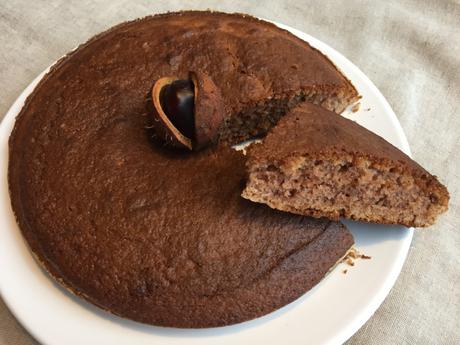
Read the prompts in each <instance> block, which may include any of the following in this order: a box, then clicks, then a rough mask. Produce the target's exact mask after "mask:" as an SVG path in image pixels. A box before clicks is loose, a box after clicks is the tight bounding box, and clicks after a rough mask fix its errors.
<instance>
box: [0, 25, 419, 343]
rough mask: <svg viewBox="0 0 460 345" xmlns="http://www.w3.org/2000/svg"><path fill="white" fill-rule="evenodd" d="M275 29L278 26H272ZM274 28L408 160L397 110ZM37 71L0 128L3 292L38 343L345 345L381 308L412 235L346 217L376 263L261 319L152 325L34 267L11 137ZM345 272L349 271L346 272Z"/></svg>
mask: <svg viewBox="0 0 460 345" xmlns="http://www.w3.org/2000/svg"><path fill="white" fill-rule="evenodd" d="M275 24H276V23H275ZM277 25H278V26H280V27H282V28H284V29H287V30H289V31H291V32H292V33H293V34H294V35H297V36H299V37H300V38H302V39H303V40H305V41H307V42H309V43H310V44H311V45H312V46H314V47H316V48H317V49H319V50H320V51H322V52H323V53H324V54H326V55H327V56H329V58H330V59H331V60H332V61H333V62H334V63H335V64H336V65H337V66H338V67H339V68H340V69H341V70H342V71H343V73H344V74H345V75H346V76H347V77H348V78H349V79H350V80H351V81H352V82H353V84H354V85H355V86H356V88H357V89H358V91H359V93H360V94H361V95H362V97H363V98H362V100H361V107H360V110H359V111H358V112H356V113H352V112H350V111H347V112H345V114H344V115H345V116H347V117H349V118H351V119H353V120H356V121H357V122H358V123H360V124H361V125H363V126H364V127H366V128H368V129H370V130H371V131H373V132H375V133H377V134H379V135H380V136H382V137H384V138H385V139H386V140H388V141H389V142H391V143H392V144H394V145H395V146H397V147H399V148H400V149H401V150H403V151H404V152H406V153H407V154H410V152H409V145H408V143H407V140H406V137H405V135H404V132H403V131H402V129H401V126H400V124H399V122H398V120H397V118H396V116H395V114H394V112H393V111H392V109H391V107H390V106H389V104H388V103H387V101H386V100H385V98H384V97H383V96H382V94H381V93H380V92H379V91H378V90H377V88H376V87H375V86H374V84H372V82H371V81H370V80H369V79H368V78H367V77H366V76H365V75H364V74H363V73H362V72H361V71H360V70H359V69H358V68H357V67H356V66H355V65H353V64H352V63H351V62H350V61H349V60H347V59H346V58H345V57H344V56H342V55H341V54H340V53H338V52H337V51H335V50H334V49H332V48H331V47H329V46H328V45H326V44H325V43H323V42H321V41H319V40H317V39H315V38H313V37H311V36H309V35H307V34H305V33H303V32H300V31H298V30H295V29H292V28H290V27H288V26H285V25H281V24H277ZM45 73H46V71H45V72H43V73H42V74H41V75H39V76H38V77H37V78H36V79H35V80H34V81H33V82H32V83H31V84H30V85H29V86H28V87H27V88H26V89H25V90H24V92H23V93H22V94H21V96H20V97H19V98H18V99H17V100H16V102H15V103H14V104H13V106H12V107H11V109H10V110H9V111H8V113H7V114H6V116H5V118H4V120H3V122H2V124H1V127H0V159H1V162H2V164H3V168H2V169H0V183H1V184H0V234H1V239H0V262H1V263H2V267H4V269H2V270H0V293H1V296H2V297H3V299H4V301H5V303H6V304H7V305H8V307H9V308H10V310H11V311H12V312H13V314H14V315H15V316H16V317H17V319H18V320H19V321H20V322H21V323H22V325H23V326H24V327H25V328H26V329H27V330H28V331H29V332H30V333H31V334H32V335H33V336H34V337H35V338H36V339H37V340H39V341H40V342H41V343H43V344H47V345H61V344H67V345H72V344H100V345H102V344H110V345H116V344H149V345H150V344H156V345H160V344H180V345H183V344H200V345H205V344H213V345H216V344H238V343H243V344H249V343H250V344H266V345H268V344H279V343H288V344H307V343H308V344H340V343H342V342H344V341H345V340H347V339H348V338H349V337H350V336H351V335H352V334H353V333H355V332H356V331H357V330H358V329H359V328H360V327H361V326H362V325H363V324H364V323H365V322H366V321H367V320H368V319H369V318H370V317H371V315H372V314H373V313H374V312H375V310H376V309H377V308H378V306H379V305H380V304H381V303H382V301H383V300H384V298H385V297H386V296H387V294H388V292H389V291H390V289H391V287H392V286H393V284H394V282H395V280H396V278H397V276H398V274H399V272H400V271H401V267H402V265H403V263H404V260H405V258H406V255H407V252H408V249H409V245H410V242H411V239H412V233H413V231H412V229H407V228H404V227H399V226H382V225H373V224H365V223H358V222H351V221H347V222H346V224H347V226H348V227H349V228H350V230H351V231H352V233H353V235H354V236H355V240H356V247H357V249H358V250H359V251H360V252H362V253H364V254H366V255H369V256H371V257H372V259H371V260H356V261H355V266H353V267H350V266H347V265H345V264H340V265H338V266H337V267H336V268H335V269H334V270H333V271H332V272H331V273H330V274H329V275H328V276H327V277H326V278H325V279H323V281H321V282H320V283H319V284H318V285H317V286H316V287H315V288H313V289H312V290H310V291H309V292H308V293H306V294H305V295H303V296H302V297H301V298H299V299H298V300H296V301H294V302H293V303H291V304H289V305H287V306H285V307H283V308H281V309H279V310H277V311H276V312H273V313H271V314H269V315H266V316H264V317H261V318H258V319H256V320H253V321H248V322H244V323H241V324H238V325H233V326H227V327H219V328H210V329H196V330H195V329H191V330H190V329H188V330H186V329H173V328H163V327H154V326H149V325H144V324H140V323H136V322H133V321H129V320H126V319H122V318H119V317H116V316H113V315H110V314H108V313H106V312H103V311H101V310H100V309H98V308H97V307H94V306H93V305H91V304H89V303H87V302H85V301H83V300H81V299H79V298H77V297H74V296H73V295H71V294H70V293H68V292H67V291H66V290H65V289H63V288H61V287H60V286H59V285H58V284H57V283H55V282H54V281H53V279H51V278H50V277H49V276H48V275H47V274H46V273H45V272H44V271H42V270H41V269H40V267H39V265H38V264H37V263H36V262H35V261H34V259H33V258H32V256H31V254H30V252H29V251H28V249H27V246H26V244H25V242H24V240H23V238H22V236H21V233H20V231H19V228H18V226H17V225H16V221H15V218H14V215H13V212H12V209H11V205H10V198H9V194H8V183H7V168H8V137H9V135H10V132H11V130H12V128H13V125H14V120H15V117H16V115H17V114H18V113H19V111H20V110H21V107H22V105H23V104H24V100H25V99H26V97H27V96H28V95H29V94H30V93H31V92H32V91H33V89H34V87H35V85H36V84H37V83H38V81H39V80H40V79H41V78H42V77H43V75H44V74H45ZM345 269H347V273H346V274H344V273H343V271H344V270H345Z"/></svg>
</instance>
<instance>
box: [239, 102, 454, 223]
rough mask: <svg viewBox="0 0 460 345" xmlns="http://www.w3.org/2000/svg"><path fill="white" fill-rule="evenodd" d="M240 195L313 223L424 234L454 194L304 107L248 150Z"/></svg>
mask: <svg viewBox="0 0 460 345" xmlns="http://www.w3.org/2000/svg"><path fill="white" fill-rule="evenodd" d="M247 168H248V171H249V178H248V182H247V185H246V188H245V190H244V191H243V194H242V196H243V197H244V198H246V199H249V200H252V201H255V202H261V203H265V204H267V205H269V206H270V207H272V208H275V209H279V210H283V211H288V212H292V213H298V214H303V215H309V216H313V217H327V218H330V219H338V218H339V217H344V218H349V219H355V220H363V221H368V222H376V223H383V224H401V225H405V226H415V227H425V226H429V225H431V224H433V223H434V222H435V220H436V218H437V217H438V216H439V215H440V214H441V213H443V212H445V211H446V210H447V208H448V201H449V193H448V191H447V189H446V187H444V186H443V185H442V184H441V183H440V182H439V181H438V180H437V179H436V177H435V176H433V175H431V174H430V173H428V172H427V171H426V170H425V169H423V168H422V167H421V166H420V165H418V164H417V163H416V162H414V161H413V160H412V159H411V158H409V157H408V156H407V155H406V154H404V153H403V152H401V151H400V150H398V149H397V148H396V147H394V146H393V145H391V144H390V143H388V142H387V141H385V140H384V139H383V138H381V137H379V136H378V135H376V134H374V133H372V132H370V131H368V130H367V129H366V128H364V127H361V126H360V125H358V124H356V123H355V122H353V121H351V120H348V119H346V118H344V117H342V116H337V115H336V114H335V113H333V112H330V111H327V110H325V109H323V108H321V107H319V106H316V105H313V104H309V103H304V104H302V105H300V106H298V107H296V108H294V109H293V110H292V111H291V112H290V113H289V114H288V115H286V116H285V117H284V118H282V119H281V120H280V122H279V124H278V125H277V126H276V127H274V128H273V129H272V130H271V131H270V132H269V134H268V135H267V136H266V138H265V139H264V140H263V142H262V143H261V144H260V143H259V144H254V145H252V146H251V147H250V148H249V149H248V162H247Z"/></svg>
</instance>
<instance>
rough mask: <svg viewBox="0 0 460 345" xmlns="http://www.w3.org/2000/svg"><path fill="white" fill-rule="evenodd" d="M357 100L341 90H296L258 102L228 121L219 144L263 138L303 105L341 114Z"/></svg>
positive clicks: (350, 93) (356, 96) (355, 95)
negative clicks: (288, 114)
mask: <svg viewBox="0 0 460 345" xmlns="http://www.w3.org/2000/svg"><path fill="white" fill-rule="evenodd" d="M358 99H359V96H358V95H357V94H356V93H353V92H350V91H349V90H347V89H343V88H339V89H335V90H334V89H333V88H324V89H321V88H311V89H309V90H297V91H296V92H294V93H292V94H290V95H289V94H287V95H284V96H283V97H278V98H267V99H264V100H260V101H259V102H258V103H256V104H254V105H252V106H249V107H245V108H244V109H243V110H242V111H241V112H239V113H235V114H232V116H229V117H228V118H227V120H226V121H225V123H224V124H223V126H222V129H221V132H220V141H221V142H223V143H226V144H229V145H235V144H238V143H240V142H242V141H245V140H249V139H254V138H257V137H263V136H265V135H266V134H267V133H268V131H269V130H270V129H271V128H273V127H274V126H275V125H276V124H277V123H278V121H279V120H280V119H281V118H282V117H283V116H284V115H286V113H288V112H289V111H290V110H291V109H293V108H295V107H296V106H297V105H299V104H301V103H304V102H308V103H313V104H316V105H320V106H321V107H323V108H324V109H327V110H330V111H333V112H335V113H337V114H340V113H341V112H343V111H344V110H345V109H346V108H347V107H348V106H349V105H351V104H353V103H354V102H356V101H357V100H358Z"/></svg>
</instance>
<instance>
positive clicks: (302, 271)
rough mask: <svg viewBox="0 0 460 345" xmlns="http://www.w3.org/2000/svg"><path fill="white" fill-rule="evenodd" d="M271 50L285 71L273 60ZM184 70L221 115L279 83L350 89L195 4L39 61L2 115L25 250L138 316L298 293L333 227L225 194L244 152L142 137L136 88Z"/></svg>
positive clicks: (234, 309)
mask: <svg viewBox="0 0 460 345" xmlns="http://www.w3.org/2000/svg"><path fill="white" fill-rule="evenodd" d="M243 37H244V39H243ZM248 37H249V38H248ZM254 44H256V45H260V47H259V48H258V49H254V48H253V47H252V46H251V45H254ZM275 47H278V49H274V48H275ZM280 51H284V52H289V53H288V54H286V56H284V55H283V56H284V57H285V59H286V63H287V64H288V65H289V64H294V63H295V64H297V69H296V70H295V72H292V73H291V72H290V73H285V71H284V70H283V71H282V70H281V68H280V67H279V63H278V61H277V60H279V58H280V55H279V54H280ZM275 61H276V62H275ZM189 70H194V71H202V72H204V73H206V74H208V75H210V76H211V77H212V79H213V81H214V83H215V84H216V85H217V86H218V87H219V88H220V90H221V92H222V97H223V98H224V103H225V109H226V111H227V112H228V114H229V115H228V116H233V115H232V114H235V113H238V112H239V111H241V109H243V108H245V107H248V106H249V105H250V104H251V102H256V101H258V100H260V99H265V98H269V97H277V96H279V95H281V94H283V93H287V92H291V91H292V90H293V89H300V88H306V89H308V88H309V87H310V88H313V87H316V88H318V89H320V88H324V89H327V88H329V89H330V90H332V91H331V92H335V91H337V90H339V89H340V90H349V91H350V94H352V96H353V95H355V93H354V92H355V91H354V89H350V88H352V86H350V85H351V84H350V83H349V82H348V81H347V80H346V78H344V77H343V76H342V75H341V74H340V73H339V72H338V71H337V70H336V69H335V67H334V66H333V65H332V64H331V63H330V62H329V60H327V59H326V58H325V57H324V56H322V55H321V54H320V53H319V52H317V51H316V50H314V49H313V48H311V47H310V46H308V44H306V43H305V42H303V41H301V40H299V39H297V38H295V37H294V36H292V35H290V34H289V33H287V32H286V31H284V30H281V29H278V28H276V27H275V26H274V25H272V24H269V23H266V22H263V21H259V20H257V19H254V18H252V17H248V16H243V15H237V14H222V13H209V12H182V13H173V14H165V15H158V16H153V17H147V18H144V19H141V20H137V21H134V22H130V23H125V24H121V25H119V26H116V27H115V28H113V29H110V30H108V31H107V32H105V33H102V34H100V35H98V36H96V37H95V38H93V39H91V40H90V41H88V42H87V43H85V44H84V45H82V46H80V47H79V48H78V49H77V50H75V51H74V52H72V53H70V54H69V55H68V56H66V57H65V58H63V59H62V60H60V61H59V62H58V63H57V64H56V65H54V66H53V67H52V68H51V70H50V72H49V73H48V74H47V75H46V76H45V77H44V78H43V79H42V81H41V82H40V83H39V85H38V86H37V87H36V89H35V90H34V92H33V93H32V94H31V95H30V96H29V97H28V99H27V101H26V103H25V105H24V107H23V109H22V111H21V112H20V114H19V116H18V118H17V120H16V124H15V127H14V130H13V132H12V134H11V137H10V142H9V144H10V151H9V168H8V169H9V170H8V181H9V188H10V196H11V202H12V207H13V210H14V213H15V216H16V218H17V221H18V224H19V227H20V229H21V231H22V233H23V235H24V237H25V239H26V241H27V243H28V245H29V246H30V248H31V250H32V252H33V253H34V255H36V256H37V258H38V261H39V262H41V263H42V264H43V265H44V266H45V268H46V269H47V270H48V271H49V272H50V273H51V274H52V275H53V276H54V277H55V278H56V279H57V280H58V281H59V282H61V284H63V285H64V286H66V287H67V288H68V289H70V290H71V291H72V292H74V293H75V294H77V295H80V296H82V297H83V298H85V299H87V300H89V301H90V302H92V303H94V304H96V305H98V306H100V307H102V308H104V309H106V310H108V311H110V312H112V313H115V314H117V315H120V316H123V317H127V318H130V319H133V320H137V321H140V322H145V323H150V324H155V325H162V326H171V327H212V326H222V325H228V324H233V323H237V322H242V321H245V320H249V319H252V318H255V317H258V316H261V315H264V314H266V313H268V312H271V311H273V310H275V309H277V308H280V307H282V306H283V305H285V304H287V303H289V302H291V301H293V300H294V299H296V298H297V297H299V296H300V295H301V294H303V293H304V292H305V291H307V290H308V289H310V288H311V287H312V286H313V285H315V284H316V283H317V282H318V281H319V280H320V279H321V278H322V277H323V276H324V275H325V274H326V273H327V271H328V270H329V269H330V268H331V267H332V266H333V265H334V264H335V262H336V261H337V260H338V259H339V258H340V257H342V256H343V255H344V254H345V252H346V251H347V250H348V249H349V248H350V247H351V245H352V244H353V238H352V236H351V234H350V233H349V231H348V230H347V229H346V228H345V227H344V226H343V225H341V224H339V223H336V222H330V221H327V220H313V219H310V218H306V217H301V216H292V215H289V214H283V213H281V212H276V211H273V210H271V209H269V208H268V207H266V206H264V205H258V204H254V203H251V202H249V201H247V200H244V199H242V198H240V193H241V190H242V183H243V181H244V179H245V175H246V173H245V167H244V161H245V158H244V157H243V156H242V155H241V154H240V153H238V152H235V151H233V150H232V149H230V148H227V147H224V146H223V145H220V146H218V147H215V148H210V149H206V150H203V151H201V152H198V153H184V152H176V151H173V150H168V149H166V148H163V147H161V146H160V145H156V144H153V143H152V141H151V140H150V138H149V133H148V131H146V127H148V126H149V120H148V116H147V103H148V102H149V100H148V99H147V95H148V93H149V90H150V89H151V86H152V85H153V83H154V81H155V80H156V79H158V78H159V77H161V76H165V75H166V76H168V75H176V76H178V77H185V76H186V75H187V73H188V71H189Z"/></svg>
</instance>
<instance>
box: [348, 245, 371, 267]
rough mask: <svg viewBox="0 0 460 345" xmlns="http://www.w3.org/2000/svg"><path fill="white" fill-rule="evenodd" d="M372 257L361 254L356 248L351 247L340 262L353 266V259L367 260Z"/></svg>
mask: <svg viewBox="0 0 460 345" xmlns="http://www.w3.org/2000/svg"><path fill="white" fill-rule="evenodd" d="M371 258H372V257H370V256H368V255H365V254H361V253H360V252H359V251H358V250H357V249H356V248H354V247H353V248H351V249H350V250H349V251H348V253H347V254H346V255H345V257H344V258H343V259H342V263H345V264H347V265H348V266H354V265H355V262H354V260H356V259H364V260H369V259H371Z"/></svg>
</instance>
